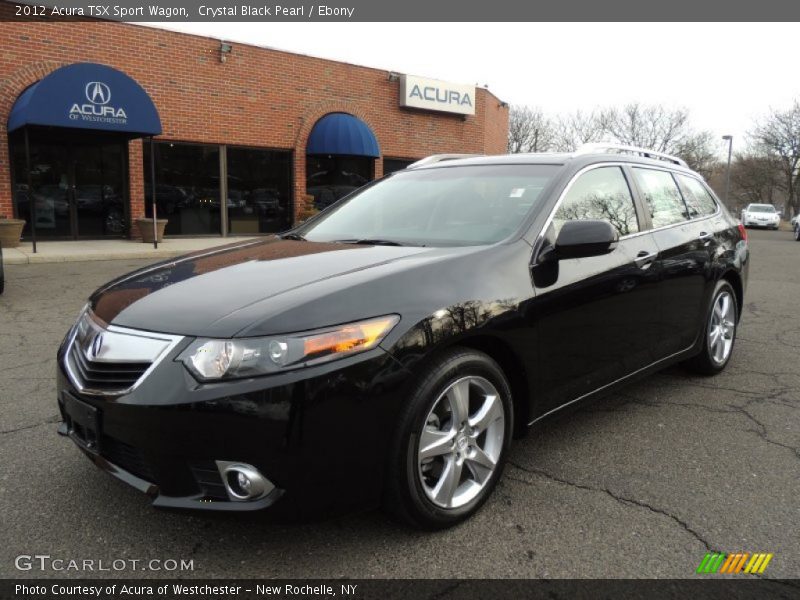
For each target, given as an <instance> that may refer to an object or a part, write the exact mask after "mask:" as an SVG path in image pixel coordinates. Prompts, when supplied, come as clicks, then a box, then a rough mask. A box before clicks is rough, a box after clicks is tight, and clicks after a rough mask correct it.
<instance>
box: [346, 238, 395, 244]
mask: <svg viewBox="0 0 800 600" xmlns="http://www.w3.org/2000/svg"><path fill="white" fill-rule="evenodd" d="M336 242H338V243H340V244H360V245H364V246H403V245H404V244H401V243H400V242H395V241H394V240H380V239H370V238H364V239H360V240H359V239H352V240H336Z"/></svg>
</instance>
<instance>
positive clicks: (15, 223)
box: [0, 215, 25, 248]
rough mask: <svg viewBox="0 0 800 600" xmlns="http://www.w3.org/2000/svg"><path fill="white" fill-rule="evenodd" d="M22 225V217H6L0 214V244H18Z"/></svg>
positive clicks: (15, 245) (6, 245)
mask: <svg viewBox="0 0 800 600" xmlns="http://www.w3.org/2000/svg"><path fill="white" fill-rule="evenodd" d="M23 227H25V220H24V219H8V218H6V216H5V215H0V246H2V247H3V248H16V247H17V246H19V240H20V238H21V237H22V228H23Z"/></svg>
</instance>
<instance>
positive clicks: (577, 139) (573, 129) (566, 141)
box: [553, 110, 604, 152]
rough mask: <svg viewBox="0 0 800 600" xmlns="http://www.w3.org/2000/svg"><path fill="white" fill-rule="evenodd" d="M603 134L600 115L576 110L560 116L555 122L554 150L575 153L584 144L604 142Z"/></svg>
mask: <svg viewBox="0 0 800 600" xmlns="http://www.w3.org/2000/svg"><path fill="white" fill-rule="evenodd" d="M603 133H604V132H603V127H602V124H601V122H600V118H599V115H598V114H597V113H596V112H594V111H592V112H589V113H585V112H582V111H580V110H576V111H575V112H573V113H569V114H565V115H560V116H559V117H558V118H556V120H555V134H554V139H553V150H555V151H557V152H574V151H575V150H577V149H578V148H580V146H581V145H582V144H588V143H590V142H599V141H602V139H603Z"/></svg>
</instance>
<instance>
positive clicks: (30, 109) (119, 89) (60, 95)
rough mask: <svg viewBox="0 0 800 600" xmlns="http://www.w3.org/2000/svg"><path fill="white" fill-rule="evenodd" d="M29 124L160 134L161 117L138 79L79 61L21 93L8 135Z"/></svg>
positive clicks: (15, 104)
mask: <svg viewBox="0 0 800 600" xmlns="http://www.w3.org/2000/svg"><path fill="white" fill-rule="evenodd" d="M25 125H42V126H48V127H72V128H76V129H94V130H99V131H110V132H119V133H121V134H125V135H127V136H128V137H142V136H148V135H159V134H160V133H161V119H160V118H159V116H158V111H157V110H156V107H155V105H154V104H153V101H152V100H151V99H150V96H148V95H147V92H145V91H144V90H143V89H142V86H140V85H139V84H138V83H136V81H134V80H133V79H131V78H130V77H128V76H127V75H126V74H125V73H123V72H122V71H117V70H116V69H112V68H111V67H107V66H106V65H98V64H94V63H78V64H74V65H68V66H66V67H61V68H60V69H56V70H55V71H53V72H52V73H50V74H49V75H47V76H46V77H45V78H44V79H41V80H39V81H38V82H36V83H34V84H33V85H32V86H30V87H29V88H28V89H26V90H25V91H24V92H22V94H20V96H19V98H17V101H16V102H15V103H14V106H13V107H12V108H11V114H10V115H9V117H8V131H9V132H11V131H14V130H16V129H19V128H20V127H24V126H25Z"/></svg>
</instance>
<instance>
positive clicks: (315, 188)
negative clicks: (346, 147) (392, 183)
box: [306, 155, 375, 210]
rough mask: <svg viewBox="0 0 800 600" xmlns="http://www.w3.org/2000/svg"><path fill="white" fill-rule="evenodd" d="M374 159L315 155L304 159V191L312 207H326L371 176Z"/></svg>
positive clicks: (365, 182)
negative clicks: (311, 200) (310, 199)
mask: <svg viewBox="0 0 800 600" xmlns="http://www.w3.org/2000/svg"><path fill="white" fill-rule="evenodd" d="M374 167H375V159H374V158H371V157H368V156H315V155H309V156H308V157H307V159H306V192H307V193H308V194H310V195H311V196H313V197H314V206H315V207H316V208H318V209H320V210H322V209H323V208H326V207H328V206H330V205H331V204H333V203H334V202H336V201H337V200H338V199H339V198H342V197H344V196H346V195H347V194H349V193H350V192H352V191H355V190H357V189H358V188H360V187H361V186H363V185H365V184H367V183H369V182H370V181H371V180H372V178H373V177H374Z"/></svg>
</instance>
